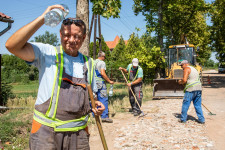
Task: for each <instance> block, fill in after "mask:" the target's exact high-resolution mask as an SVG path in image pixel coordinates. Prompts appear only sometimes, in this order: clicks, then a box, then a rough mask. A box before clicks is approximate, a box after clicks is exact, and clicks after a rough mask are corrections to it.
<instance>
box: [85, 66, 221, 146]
mask: <svg viewBox="0 0 225 150" xmlns="http://www.w3.org/2000/svg"><path fill="white" fill-rule="evenodd" d="M203 81H204V82H203V83H204V84H203V87H204V88H203V96H202V99H203V100H202V102H203V103H204V105H206V106H207V108H208V109H209V110H210V111H212V112H213V113H214V114H216V115H209V112H208V111H207V109H206V108H204V107H203V106H202V107H203V113H204V116H205V119H206V124H199V123H197V115H196V113H195V109H194V106H193V104H191V105H190V108H189V111H188V115H189V116H188V121H187V122H186V123H185V124H184V123H179V122H178V120H179V117H180V112H181V106H182V99H164V100H151V101H148V102H145V103H144V104H143V106H142V110H143V112H144V114H146V115H145V116H144V117H140V118H138V117H134V116H133V115H132V114H131V113H129V112H128V110H127V112H125V113H118V112H117V113H116V115H115V116H114V117H113V118H112V119H113V121H114V122H113V123H111V124H109V123H103V124H102V127H103V131H104V134H105V138H106V141H107V145H108V149H109V150H176V149H179V150H224V147H225V142H224V139H225V127H224V124H225V118H224V115H225V111H224V110H225V101H224V91H225V84H224V83H225V74H218V73H217V71H215V70H206V71H203ZM89 129H90V133H91V136H90V147H91V150H103V147H102V144H101V139H100V137H99V134H98V129H97V128H96V125H91V126H90V128H89Z"/></svg>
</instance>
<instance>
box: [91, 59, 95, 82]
mask: <svg viewBox="0 0 225 150" xmlns="http://www.w3.org/2000/svg"><path fill="white" fill-rule="evenodd" d="M91 64H92V66H91V83H92V78H93V71H94V61H93V59H92V58H91ZM91 83H90V84H91Z"/></svg>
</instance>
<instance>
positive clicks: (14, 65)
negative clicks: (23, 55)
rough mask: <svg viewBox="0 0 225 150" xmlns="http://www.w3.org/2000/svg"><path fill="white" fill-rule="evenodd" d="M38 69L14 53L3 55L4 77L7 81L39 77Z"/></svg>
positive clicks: (20, 80)
mask: <svg viewBox="0 0 225 150" xmlns="http://www.w3.org/2000/svg"><path fill="white" fill-rule="evenodd" d="M37 75H38V71H37V69H34V68H32V67H30V66H29V65H28V64H27V63H26V62H25V61H24V60H22V59H20V58H18V57H16V56H14V55H3V56H2V79H3V81H5V82H9V83H12V82H24V83H27V82H29V80H35V79H37Z"/></svg>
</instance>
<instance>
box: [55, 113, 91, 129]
mask: <svg viewBox="0 0 225 150" xmlns="http://www.w3.org/2000/svg"><path fill="white" fill-rule="evenodd" d="M85 117H86V116H84V117H81V118H85ZM77 120H80V119H77ZM83 120H84V119H83ZM83 120H80V121H83ZM89 121H90V116H88V121H87V123H88V122H89ZM65 122H67V121H65ZM69 122H72V121H71V120H70V121H69ZM67 123H68V122H67ZM87 123H86V124H85V125H83V126H79V127H73V128H57V126H59V123H58V122H57V123H56V124H55V127H54V131H58V132H59V131H64V132H66V131H74V132H75V131H79V130H82V129H84V128H86V127H87ZM64 124H65V123H64Z"/></svg>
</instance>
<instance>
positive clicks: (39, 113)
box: [33, 110, 90, 131]
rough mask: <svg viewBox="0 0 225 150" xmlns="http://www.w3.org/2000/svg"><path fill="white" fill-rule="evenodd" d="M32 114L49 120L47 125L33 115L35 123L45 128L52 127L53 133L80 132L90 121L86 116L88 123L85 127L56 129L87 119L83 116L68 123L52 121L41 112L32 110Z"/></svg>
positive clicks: (57, 120)
mask: <svg viewBox="0 0 225 150" xmlns="http://www.w3.org/2000/svg"><path fill="white" fill-rule="evenodd" d="M34 113H35V114H36V115H38V116H40V117H42V118H46V119H48V120H51V121H52V122H51V123H47V122H45V121H43V120H41V119H39V118H37V117H36V116H35V115H34V116H33V118H34V120H36V121H37V122H39V123H41V124H43V125H45V126H49V127H53V128H54V131H79V130H82V129H84V128H86V126H87V123H88V122H89V121H90V115H88V121H87V123H86V124H85V125H83V126H79V127H72V128H57V127H58V126H60V125H64V124H67V123H70V122H79V121H84V120H85V118H86V117H87V115H86V116H83V117H81V118H79V119H74V120H68V121H61V120H59V119H55V120H53V119H52V118H49V117H47V116H46V115H44V114H42V113H41V112H39V111H37V110H34Z"/></svg>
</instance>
